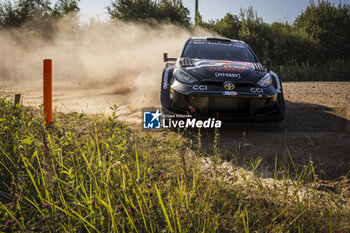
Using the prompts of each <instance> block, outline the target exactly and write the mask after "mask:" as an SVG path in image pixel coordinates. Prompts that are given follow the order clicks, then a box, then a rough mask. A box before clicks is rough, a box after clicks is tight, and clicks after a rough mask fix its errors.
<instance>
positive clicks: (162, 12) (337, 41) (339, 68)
mask: <svg viewBox="0 0 350 233" xmlns="http://www.w3.org/2000/svg"><path fill="white" fill-rule="evenodd" d="M78 5H79V1H78V0H59V1H50V0H45V1H44V0H18V1H14V2H11V1H5V2H3V3H0V30H15V29H18V28H27V29H28V28H29V29H30V30H34V31H35V32H36V33H38V34H42V35H43V37H45V38H48V39H49V38H51V35H52V34H54V33H55V26H54V23H55V21H57V20H58V19H59V18H62V17H63V16H65V15H70V16H72V15H73V16H74V17H76V18H78V17H79V16H78V14H77V13H78V12H79V6H78ZM106 11H107V12H108V14H109V15H110V18H111V20H119V21H124V22H134V23H139V24H151V25H152V26H153V27H156V26H157V25H159V24H167V23H171V24H177V25H179V26H183V27H185V28H187V29H188V30H193V29H194V28H195V27H202V28H205V29H208V30H210V31H213V32H216V33H217V34H218V35H221V36H224V37H228V38H232V39H239V40H242V41H245V42H247V43H248V44H249V45H250V46H251V47H252V49H253V50H254V51H255V52H256V54H257V56H258V58H259V59H260V61H261V62H262V63H263V64H266V63H267V60H268V59H271V60H272V63H271V64H272V69H273V70H274V71H276V72H277V73H278V74H279V75H280V76H281V77H282V80H285V81H349V77H350V76H349V73H350V62H349V59H350V43H349V41H350V5H349V4H342V3H340V4H338V5H335V4H332V3H330V2H328V1H324V0H319V1H317V2H316V3H315V2H314V1H310V3H309V5H308V6H307V8H306V9H305V10H304V11H303V12H301V14H300V15H299V16H297V17H296V19H295V20H294V21H293V22H288V21H286V22H273V23H271V24H269V23H266V22H264V21H263V19H262V18H261V17H259V16H258V12H256V11H254V9H253V7H249V8H248V9H241V12H240V14H239V15H235V14H232V13H230V12H228V13H227V14H226V16H224V17H223V18H222V19H217V20H209V21H203V20H202V17H201V15H200V14H199V13H198V14H197V16H196V18H195V19H194V22H193V21H191V18H190V12H189V10H188V9H187V8H186V7H184V5H183V3H182V1H181V0H177V1H172V0H161V1H154V0H113V1H111V3H110V5H109V6H106ZM106 23H108V22H106ZM77 27H79V25H77ZM79 30H84V28H80V29H79ZM15 39H18V38H15ZM48 43H49V40H48Z"/></svg>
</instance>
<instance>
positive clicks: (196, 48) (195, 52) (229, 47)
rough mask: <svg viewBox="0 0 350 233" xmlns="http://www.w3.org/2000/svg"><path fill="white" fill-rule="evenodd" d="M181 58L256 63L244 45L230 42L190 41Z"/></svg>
mask: <svg viewBox="0 0 350 233" xmlns="http://www.w3.org/2000/svg"><path fill="white" fill-rule="evenodd" d="M182 56H183V57H191V58H199V59H210V60H230V61H245V62H256V59H255V57H254V55H253V54H252V52H251V51H250V49H249V48H248V47H247V46H246V45H245V44H242V43H239V42H232V41H230V42H221V41H220V42H218V41H214V42H210V41H207V40H190V41H189V42H188V44H187V46H186V48H185V50H184V52H183V55H182Z"/></svg>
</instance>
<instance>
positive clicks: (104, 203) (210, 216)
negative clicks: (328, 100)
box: [0, 99, 350, 232]
mask: <svg viewBox="0 0 350 233" xmlns="http://www.w3.org/2000/svg"><path fill="white" fill-rule="evenodd" d="M111 109H112V114H111V116H109V117H104V116H86V115H84V114H75V113H72V114H60V113H56V114H55V116H56V118H55V119H54V120H55V121H54V124H53V125H51V126H50V127H45V126H44V124H43V122H44V121H43V119H42V118H41V117H39V116H40V111H41V110H40V109H33V108H24V107H21V106H19V105H17V106H16V107H13V106H12V104H11V103H10V102H9V101H6V100H4V99H1V100H0V182H1V185H0V231H4V232H14V231H26V232H32V231H38V232H288V231H289V232H349V231H350V219H349V216H350V205H349V203H350V199H349V198H350V196H349V195H350V194H349V192H348V193H346V192H332V191H329V190H324V191H322V190H320V188H318V187H319V185H318V183H319V182H320V180H319V178H318V177H317V174H315V170H314V167H313V163H312V162H311V161H310V164H308V165H305V166H303V167H299V168H298V167H294V168H293V167H292V168H293V169H290V170H288V169H287V168H283V167H280V166H278V167H277V165H276V168H275V171H274V178H273V179H269V180H265V179H262V178H261V177H260V176H259V175H258V172H257V171H258V170H259V165H260V164H261V159H257V160H254V161H251V163H250V165H249V166H248V167H246V169H243V168H242V167H239V166H237V164H235V162H233V161H235V160H234V157H235V155H234V154H232V155H231V156H232V161H230V162H227V161H226V162H223V160H222V152H221V151H220V149H219V147H218V146H217V145H218V138H219V137H218V136H219V133H220V132H219V131H217V132H215V135H216V136H215V139H214V146H213V148H212V150H211V152H210V153H208V152H207V151H204V150H202V148H201V142H200V141H196V140H193V141H192V140H191V139H184V138H182V137H181V135H179V134H178V133H176V132H172V131H166V130H164V131H157V132H154V131H152V132H147V131H146V132H144V131H141V130H139V129H138V128H137V127H130V126H126V125H125V124H123V123H122V122H119V121H118V117H117V116H118V113H117V109H118V108H117V106H114V107H112V108H111ZM199 136H200V132H198V137H199ZM194 141H196V142H194ZM276 160H277V158H276ZM276 164H277V161H276ZM293 166H294V165H293Z"/></svg>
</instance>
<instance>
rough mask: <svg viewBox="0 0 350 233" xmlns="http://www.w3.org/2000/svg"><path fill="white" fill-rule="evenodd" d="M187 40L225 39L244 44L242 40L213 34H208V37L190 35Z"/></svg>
mask: <svg viewBox="0 0 350 233" xmlns="http://www.w3.org/2000/svg"><path fill="white" fill-rule="evenodd" d="M189 40H225V41H230V42H236V43H242V44H246V43H245V42H244V41H241V40H233V39H230V38H225V37H214V36H208V37H190V38H189Z"/></svg>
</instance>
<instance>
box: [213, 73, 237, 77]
mask: <svg viewBox="0 0 350 233" xmlns="http://www.w3.org/2000/svg"><path fill="white" fill-rule="evenodd" d="M223 77H226V78H241V75H240V74H233V73H218V72H215V78H223Z"/></svg>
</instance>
